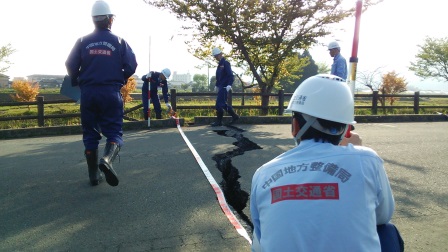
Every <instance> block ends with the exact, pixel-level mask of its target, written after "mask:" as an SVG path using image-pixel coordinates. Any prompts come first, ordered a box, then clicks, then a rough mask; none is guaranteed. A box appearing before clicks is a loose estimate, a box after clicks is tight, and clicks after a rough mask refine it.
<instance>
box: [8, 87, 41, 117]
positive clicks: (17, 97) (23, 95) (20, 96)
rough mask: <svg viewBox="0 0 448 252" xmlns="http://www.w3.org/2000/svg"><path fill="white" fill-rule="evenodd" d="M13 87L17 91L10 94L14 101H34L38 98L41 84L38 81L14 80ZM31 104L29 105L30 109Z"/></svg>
mask: <svg viewBox="0 0 448 252" xmlns="http://www.w3.org/2000/svg"><path fill="white" fill-rule="evenodd" d="M11 87H12V88H13V89H14V90H15V91H16V93H15V94H14V95H10V96H11V98H12V99H13V100H14V101H18V102H32V101H35V100H36V96H37V95H38V94H39V84H38V83H37V82H35V83H31V82H30V81H24V80H18V81H13V83H12V85H11ZM29 109H30V106H29V105H28V110H29Z"/></svg>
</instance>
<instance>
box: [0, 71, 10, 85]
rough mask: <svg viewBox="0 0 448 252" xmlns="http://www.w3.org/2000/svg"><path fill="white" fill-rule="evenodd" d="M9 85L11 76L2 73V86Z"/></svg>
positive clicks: (0, 76) (0, 80) (0, 75)
mask: <svg viewBox="0 0 448 252" xmlns="http://www.w3.org/2000/svg"><path fill="white" fill-rule="evenodd" d="M8 87H9V76H8V75H4V74H1V73H0V88H8Z"/></svg>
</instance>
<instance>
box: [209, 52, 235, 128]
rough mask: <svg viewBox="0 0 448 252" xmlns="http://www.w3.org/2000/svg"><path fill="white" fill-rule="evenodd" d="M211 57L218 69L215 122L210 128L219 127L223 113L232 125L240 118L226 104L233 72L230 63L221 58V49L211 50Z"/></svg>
mask: <svg viewBox="0 0 448 252" xmlns="http://www.w3.org/2000/svg"><path fill="white" fill-rule="evenodd" d="M212 55H213V57H215V59H216V60H217V61H218V67H217V68H216V84H215V91H217V92H218V95H217V97H216V105H215V107H216V121H215V122H213V123H212V124H211V126H212V127H215V126H221V125H222V118H223V116H224V111H227V113H229V115H231V116H232V121H230V124H234V123H235V122H236V121H238V119H239V118H240V117H239V116H238V115H237V114H236V113H235V111H233V108H232V106H230V105H229V104H227V92H229V91H230V90H231V89H232V85H233V80H234V77H233V72H232V67H231V66H230V63H229V62H228V61H227V60H226V59H225V58H224V57H223V56H222V51H221V49H219V48H217V47H215V48H213V50H212Z"/></svg>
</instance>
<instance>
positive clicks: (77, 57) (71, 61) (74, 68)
mask: <svg viewBox="0 0 448 252" xmlns="http://www.w3.org/2000/svg"><path fill="white" fill-rule="evenodd" d="M65 67H66V68H67V74H68V76H70V79H71V81H72V86H78V77H79V68H80V67H81V40H80V39H78V40H76V43H75V45H74V46H73V48H72V50H71V51H70V54H69V55H68V58H67V60H66V61H65Z"/></svg>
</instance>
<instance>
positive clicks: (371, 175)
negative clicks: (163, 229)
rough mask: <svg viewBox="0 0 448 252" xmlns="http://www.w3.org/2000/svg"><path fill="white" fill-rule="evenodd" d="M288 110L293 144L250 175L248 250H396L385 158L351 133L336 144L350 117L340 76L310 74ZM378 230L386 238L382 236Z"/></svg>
mask: <svg viewBox="0 0 448 252" xmlns="http://www.w3.org/2000/svg"><path fill="white" fill-rule="evenodd" d="M286 111H288V112H291V113H292V135H293V137H294V139H295V141H296V143H297V146H296V147H294V148H293V149H291V150H289V151H287V152H285V153H283V154H281V155H280V156H278V157H276V158H275V159H273V160H272V161H270V162H268V163H266V164H265V165H263V166H262V167H260V168H259V169H258V170H257V171H256V172H255V174H254V176H253V179H252V189H251V197H250V210H251V217H252V220H253V225H254V232H253V236H254V237H253V244H252V251H280V250H281V251H286V252H288V251H291V252H292V251H316V252H319V251H321V252H327V251H340V252H345V251H369V252H371V251H378V252H380V251H400V250H402V248H403V244H402V243H400V240H401V238H400V236H399V233H398V231H397V230H396V229H395V227H394V226H393V224H391V223H390V220H391V218H392V215H393V212H394V208H395V206H394V204H395V202H394V198H393V195H392V190H391V187H390V184H389V180H388V177H387V175H386V172H385V169H384V166H383V160H382V159H381V158H380V157H379V156H378V154H377V153H376V152H375V151H374V150H372V149H370V148H367V147H363V146H359V145H356V144H360V143H361V139H360V137H359V135H357V134H356V133H355V132H351V133H352V134H351V137H350V138H348V139H345V140H346V142H345V144H346V146H342V145H340V142H341V140H342V138H343V137H344V135H345V132H346V131H347V128H348V127H349V125H351V124H354V123H356V122H355V121H354V101H353V96H352V94H351V92H350V89H349V87H348V85H347V84H346V82H345V80H344V79H342V78H340V77H337V76H334V75H316V76H313V77H310V78H308V79H307V80H305V81H304V82H303V83H302V84H301V85H300V86H299V87H298V88H297V89H296V90H295V92H294V94H293V96H292V97H291V101H290V103H289V105H288V108H287V110H286ZM382 225H386V226H387V228H384V227H385V226H382ZM377 226H379V231H377ZM380 229H381V230H380ZM380 231H381V234H380V235H379V233H380ZM384 237H387V238H390V239H389V241H385V242H383V241H382V239H383V238H384ZM383 244H384V250H382V247H383Z"/></svg>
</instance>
